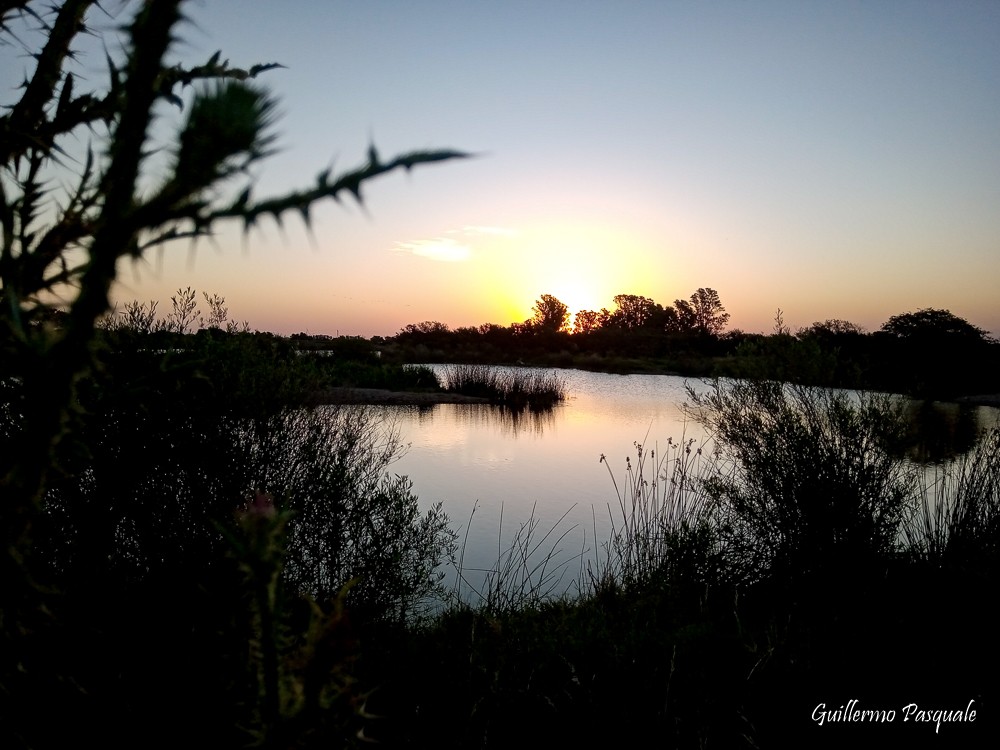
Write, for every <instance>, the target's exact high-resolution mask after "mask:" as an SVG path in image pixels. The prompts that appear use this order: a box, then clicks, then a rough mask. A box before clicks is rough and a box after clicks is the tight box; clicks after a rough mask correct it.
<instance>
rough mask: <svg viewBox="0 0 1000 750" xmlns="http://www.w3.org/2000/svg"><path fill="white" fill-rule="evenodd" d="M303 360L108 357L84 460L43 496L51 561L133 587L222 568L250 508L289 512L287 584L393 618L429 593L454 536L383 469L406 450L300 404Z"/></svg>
mask: <svg viewBox="0 0 1000 750" xmlns="http://www.w3.org/2000/svg"><path fill="white" fill-rule="evenodd" d="M310 382H311V380H310V375H309V371H308V367H306V363H305V362H300V361H299V358H297V357H295V356H293V355H291V356H289V355H288V352H286V351H284V350H282V349H281V347H278V348H277V349H275V347H274V346H272V345H271V343H269V340H268V339H267V337H259V336H250V335H242V334H241V335H237V336H225V337H222V338H220V339H218V340H216V339H212V338H205V339H202V340H200V341H192V342H191V349H190V350H188V351H186V352H179V353H178V352H174V353H170V354H157V353H153V352H149V351H146V350H143V349H141V348H139V349H134V350H131V351H121V352H115V353H110V354H108V355H107V356H106V358H105V368H104V372H103V374H102V376H101V378H100V379H98V380H95V381H94V382H92V383H91V387H90V388H87V389H84V392H85V393H86V394H87V399H86V401H85V403H84V406H85V407H86V408H87V411H88V419H87V421H86V430H85V432H84V433H82V434H81V437H82V438H83V439H84V440H85V442H86V445H87V446H88V448H87V452H86V453H83V454H77V455H74V456H71V457H68V459H67V461H66V463H65V466H64V469H65V472H64V475H63V476H62V477H61V479H60V480H59V481H58V482H56V483H54V484H53V487H52V488H51V489H50V490H49V492H48V493H47V494H46V496H45V500H44V509H45V522H46V525H47V527H48V528H47V532H48V533H46V534H44V535H41V538H40V543H41V542H42V540H46V539H47V541H46V542H45V544H47V545H48V549H47V551H46V554H45V556H44V557H45V559H47V560H48V561H49V565H50V567H51V568H52V569H53V570H54V572H55V573H56V574H57V575H58V576H59V577H60V579H62V580H63V581H64V582H67V580H68V578H72V577H74V576H77V575H82V576H92V575H95V574H100V575H108V576H111V577H113V578H116V579H118V580H123V581H134V582H136V583H141V581H142V580H143V579H144V578H146V577H147V576H149V575H150V574H151V573H154V572H159V571H165V570H171V571H174V574H175V575H183V573H182V572H181V571H184V570H189V571H194V572H197V571H199V570H202V569H203V568H204V567H205V566H209V565H213V564H215V565H218V564H221V563H220V562H219V561H220V560H221V559H222V558H224V557H225V553H226V551H227V549H228V545H227V544H226V542H225V541H224V539H223V530H225V529H228V528H231V527H232V525H233V523H234V514H235V513H236V512H237V511H238V510H239V509H240V508H241V507H242V506H244V505H245V504H246V503H247V502H248V501H249V500H251V499H253V498H254V497H257V496H267V497H269V498H271V502H273V503H275V504H277V505H279V506H281V507H283V508H286V509H288V510H290V511H292V514H293V515H292V519H291V521H290V524H289V530H288V549H287V554H288V564H287V568H286V575H287V576H288V579H289V583H291V584H293V586H294V587H297V588H298V589H299V590H300V591H303V592H308V593H310V594H312V595H314V596H316V597H317V598H320V599H328V598H330V597H332V596H334V595H336V593H337V592H338V591H339V590H340V588H341V587H342V586H343V585H344V584H345V583H347V582H348V581H350V580H352V579H355V578H356V579H358V581H357V584H356V585H355V586H354V587H353V588H352V590H351V594H350V596H349V598H348V604H349V605H351V606H352V607H354V606H357V607H358V608H359V609H364V610H365V612H366V614H367V615H368V616H372V617H376V618H381V617H390V618H400V617H403V616H404V615H405V614H406V613H409V612H410V611H411V610H412V609H413V608H414V607H415V606H416V605H417V604H418V603H419V602H420V601H421V600H422V599H423V598H425V597H426V596H427V595H429V594H430V593H431V592H432V591H433V589H434V587H435V584H436V581H437V574H436V573H435V568H436V566H437V565H438V563H439V562H442V561H443V560H444V559H446V557H447V556H448V555H449V554H450V551H451V545H452V544H453V541H454V539H453V536H454V535H453V532H452V531H451V530H450V529H449V528H448V521H447V518H446V517H445V515H444V514H443V513H442V512H441V510H440V507H435V508H431V509H430V510H429V511H428V512H427V513H426V514H421V512H420V511H419V509H418V504H417V498H416V497H415V496H414V495H413V494H412V492H411V491H410V485H409V482H408V481H407V480H406V479H405V478H400V477H396V478H391V477H389V476H387V471H388V468H389V466H390V465H391V463H392V462H393V461H394V460H395V459H396V458H397V457H398V456H399V454H400V452H401V450H402V449H403V446H402V445H401V443H400V441H399V437H398V435H397V434H396V432H395V431H394V429H393V428H392V425H390V424H385V423H384V422H383V421H382V419H381V417H380V415H379V414H378V413H377V412H375V411H372V410H368V409H359V408H346V407H345V408H342V409H335V408H330V407H323V408H312V409H310V408H308V407H304V406H301V405H300V401H301V399H302V393H301V389H305V388H307V387H308V385H309V383H310Z"/></svg>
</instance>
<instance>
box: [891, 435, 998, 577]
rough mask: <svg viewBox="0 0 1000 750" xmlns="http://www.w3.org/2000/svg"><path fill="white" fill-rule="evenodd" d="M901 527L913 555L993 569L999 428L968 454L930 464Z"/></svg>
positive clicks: (995, 544)
mask: <svg viewBox="0 0 1000 750" xmlns="http://www.w3.org/2000/svg"><path fill="white" fill-rule="evenodd" d="M928 471H929V477H928V479H927V481H926V482H925V485H924V490H923V493H922V497H921V500H920V503H919V505H918V506H917V509H916V513H914V515H913V516H912V518H911V519H910V520H909V523H907V524H906V525H905V527H904V530H903V531H904V538H905V540H906V543H907V546H908V548H909V551H910V552H911V554H913V555H914V556H915V557H916V558H918V559H922V560H925V561H927V562H930V563H932V564H934V565H937V566H942V565H951V564H954V565H959V566H968V565H977V564H978V565H982V564H986V565H993V566H995V565H996V563H997V562H998V558H1000V427H993V428H991V429H989V430H987V431H986V432H985V433H983V435H982V436H981V437H980V439H979V441H978V442H977V443H976V445H975V446H974V447H973V448H972V449H971V450H970V451H969V452H967V453H964V454H962V455H961V456H959V457H958V458H955V459H953V460H952V461H950V462H947V463H941V464H936V465H934V466H933V467H932V468H931V469H929V470H928Z"/></svg>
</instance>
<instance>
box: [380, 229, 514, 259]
mask: <svg viewBox="0 0 1000 750" xmlns="http://www.w3.org/2000/svg"><path fill="white" fill-rule="evenodd" d="M517 233H518V232H517V230H516V229H507V228H505V227H490V226H472V225H469V226H464V227H462V228H461V229H449V230H448V231H447V232H445V233H444V236H441V237H433V238H431V239H427V240H412V241H410V242H397V243H396V246H395V247H394V248H393V250H395V251H396V252H398V253H409V254H410V255H417V256H419V257H421V258H427V259H429V260H438V261H443V262H446V263H460V262H462V261H466V260H469V259H470V258H471V257H472V245H473V243H474V242H475V240H476V239H477V238H481V237H515V236H517ZM456 238H457V239H456Z"/></svg>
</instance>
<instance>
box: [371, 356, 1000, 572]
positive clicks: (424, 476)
mask: <svg viewBox="0 0 1000 750" xmlns="http://www.w3.org/2000/svg"><path fill="white" fill-rule="evenodd" d="M429 366H430V367H431V368H432V369H434V370H435V371H436V372H438V373H439V374H440V373H441V372H442V371H443V370H444V369H445V367H446V366H444V365H429ZM511 369H514V370H516V369H518V368H511ZM554 372H555V373H556V374H557V375H558V376H559V377H560V378H561V379H562V380H563V381H564V382H565V384H566V390H567V399H566V401H565V402H563V403H562V404H559V405H558V406H556V407H555V408H554V409H552V410H551V411H547V412H543V413H540V414H531V413H528V412H525V413H523V414H522V415H521V416H520V417H516V418H515V417H514V416H512V415H511V413H510V412H505V411H502V410H500V409H498V408H497V407H492V406H486V405H470V404H439V405H435V406H431V407H415V406H395V407H387V418H388V419H389V420H390V421H392V422H393V423H394V424H395V426H396V428H397V429H398V430H399V434H400V439H401V440H402V442H403V443H404V444H406V445H408V449H407V452H406V453H405V455H404V456H403V457H402V458H400V459H399V460H398V461H397V462H396V463H394V464H393V465H392V466H391V467H390V471H391V472H393V473H396V474H401V475H406V476H409V478H410V479H411V480H412V482H413V491H414V492H415V493H416V494H417V495H418V497H419V498H420V502H421V505H422V506H423V507H429V506H430V505H432V504H434V503H437V502H441V503H442V504H443V506H444V509H445V511H446V512H447V513H448V515H449V516H450V518H451V520H452V523H453V525H455V526H457V527H459V528H460V539H464V540H466V552H465V559H464V566H465V568H466V571H467V574H468V571H471V570H474V569H488V568H490V567H491V566H493V565H495V564H496V562H497V559H498V556H499V555H500V554H502V552H503V551H504V550H505V549H506V546H507V545H508V544H509V540H510V539H511V538H512V536H513V535H514V533H515V532H517V530H518V528H519V527H520V526H521V525H522V524H525V523H527V522H529V520H531V519H535V520H536V521H537V522H538V526H537V530H536V538H537V539H541V537H542V535H544V534H545V533H546V532H548V531H550V530H552V529H555V532H554V533H553V534H552V535H550V536H549V537H548V538H547V539H546V540H545V541H544V543H543V544H541V545H540V546H539V550H538V552H539V554H542V555H544V554H548V553H549V552H550V551H551V550H553V549H555V550H559V551H560V556H559V559H561V560H562V561H563V562H564V563H565V566H566V568H565V576H564V577H565V578H566V583H569V582H570V581H571V580H572V579H574V578H575V577H576V576H577V575H578V574H579V571H580V562H581V560H582V561H584V562H585V561H587V560H593V559H594V557H595V555H596V554H597V553H598V551H599V549H600V543H601V541H603V540H605V539H606V538H607V534H608V531H609V528H610V521H609V512H610V513H618V511H617V509H618V502H619V500H618V494H617V491H616V482H617V486H618V487H623V486H624V479H625V475H626V467H627V463H626V461H627V460H628V461H630V462H631V464H632V465H633V466H634V465H635V463H636V456H637V447H636V446H637V444H638V445H642V446H644V448H645V449H646V451H647V452H648V451H653V452H654V454H655V456H657V457H664V458H669V456H670V455H672V454H671V451H676V445H677V444H678V443H680V442H682V441H685V440H687V441H690V440H693V441H694V442H693V444H692V449H693V450H697V448H698V447H702V446H706V447H707V446H708V437H707V435H706V434H705V432H704V430H703V429H702V427H701V426H700V425H698V424H697V423H695V422H693V421H692V420H691V419H689V418H687V417H686V416H685V412H684V408H683V405H684V403H685V402H686V401H687V400H688V393H687V388H689V387H690V388H693V389H695V391H700V390H702V389H704V388H705V387H706V385H705V383H704V382H703V381H701V380H699V379H693V378H683V377H679V376H673V375H614V374H608V373H597V372H587V371H581V370H568V369H556V370H554ZM939 411H940V409H938V410H936V411H935V413H938V412H939ZM952 411H954V412H955V413H956V414H957V416H956V420H957V421H958V422H959V423H960V424H965V425H968V423H970V420H971V423H972V424H973V425H976V426H979V427H982V426H986V425H991V424H995V423H996V421H997V419H998V416H1000V410H997V409H994V408H988V407H973V408H971V409H963V410H962V411H961V413H960V414H958V409H957V407H953V408H952ZM944 413H945V416H947V414H948V413H949V409H948V408H945V409H944ZM602 456H605V457H606V459H607V460H606V462H602V461H601V457H602ZM659 460H662V459H661V458H656V459H654V461H659ZM652 463H653V462H651V461H649V460H648V459H647V472H646V475H647V478H649V479H652V472H651V471H650V469H649V467H650V466H651V465H652ZM609 470H610V471H609ZM612 474H613V475H614V479H613V478H612ZM595 537H596V540H597V543H596V544H595ZM557 539H558V540H559V541H558V544H557V543H556V540H557ZM472 577H473V578H475V575H472Z"/></svg>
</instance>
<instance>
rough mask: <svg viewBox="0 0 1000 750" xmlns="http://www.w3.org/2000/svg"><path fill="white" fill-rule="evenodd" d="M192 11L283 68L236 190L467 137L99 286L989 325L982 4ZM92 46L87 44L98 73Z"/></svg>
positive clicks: (987, 12) (329, 301)
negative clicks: (306, 211) (307, 212)
mask: <svg viewBox="0 0 1000 750" xmlns="http://www.w3.org/2000/svg"><path fill="white" fill-rule="evenodd" d="M111 5H112V7H111V11H112V12H115V8H116V7H117V6H115V5H114V4H113V3H112V4H111ZM118 12H119V19H118V20H121V19H122V18H125V17H127V6H126V7H125V8H124V9H119V11H118ZM185 12H186V14H187V18H188V20H187V22H186V23H185V24H184V25H183V26H182V27H180V28H179V30H178V31H179V35H178V36H179V41H178V43H177V44H176V45H175V47H174V49H173V51H172V56H173V58H174V59H178V60H183V61H186V62H188V63H199V62H204V61H205V60H207V59H208V57H209V56H210V55H212V54H213V53H214V52H215V51H216V50H222V56H223V58H228V59H229V60H230V62H231V63H232V64H234V65H238V66H244V67H246V66H249V65H252V64H254V63H258V62H279V63H281V64H282V65H284V66H285V67H283V68H281V69H276V70H273V71H270V72H268V73H267V74H265V75H264V76H263V77H262V78H261V80H262V82H263V83H264V84H266V86H267V87H268V88H269V89H270V91H271V92H272V93H273V94H274V96H275V97H276V98H277V100H278V102H279V105H278V111H279V113H280V118H279V119H278V120H277V122H276V124H275V126H274V134H275V135H276V137H277V140H276V143H277V146H278V150H277V153H275V155H274V156H272V157H271V158H270V159H268V160H267V161H266V162H264V163H263V164H261V165H259V166H258V167H257V168H255V169H254V171H253V175H252V178H253V182H254V194H255V195H256V196H259V197H264V196H266V195H273V194H280V193H281V192H282V191H285V190H289V189H294V188H296V187H301V186H305V185H307V184H309V183H310V182H312V181H313V180H314V179H315V176H316V175H317V173H318V172H320V171H321V170H323V169H326V168H328V167H331V166H332V167H333V169H334V171H335V172H336V171H337V170H344V169H349V168H352V167H355V166H358V165H360V164H362V163H363V162H364V161H365V158H366V153H367V150H368V147H369V145H370V144H374V145H375V146H376V147H377V148H378V150H379V153H380V154H382V156H383V157H384V158H388V157H390V156H392V155H395V154H398V153H402V152H406V151H409V150H419V149H428V148H455V149H461V150H465V151H468V152H470V153H472V154H474V155H475V156H474V158H470V159H466V160H462V161H454V162H446V163H443V164H438V165H432V166H426V167H422V168H418V169H415V170H413V171H412V173H409V174H406V173H402V172H401V173H397V174H391V175H387V176H383V177H380V178H378V179H377V180H376V181H373V182H371V183H369V184H368V185H366V186H365V188H364V190H363V194H364V198H365V204H364V206H363V207H359V206H357V205H356V204H353V203H352V202H350V201H348V202H347V203H346V204H344V205H337V204H334V203H332V202H330V203H328V204H324V205H323V206H322V207H320V208H318V209H317V210H316V211H314V219H315V221H314V222H313V226H312V229H311V231H307V230H306V229H305V228H304V226H303V225H302V223H301V222H300V221H298V220H296V219H290V220H289V221H288V222H287V223H286V224H285V226H284V228H283V229H282V228H279V227H277V226H276V225H274V224H273V223H269V222H268V221H266V220H265V221H264V223H263V225H262V226H261V227H260V228H259V229H258V230H255V231H253V232H251V234H250V236H249V238H244V237H243V235H242V233H241V231H240V229H239V227H235V226H234V227H231V228H220V231H219V232H218V234H217V236H216V237H215V238H214V239H213V240H212V241H211V242H201V243H199V245H198V246H197V247H194V248H192V247H191V246H190V245H188V244H187V243H181V244H177V245H174V246H169V247H167V248H165V249H164V250H163V251H161V252H157V253H153V254H150V255H149V256H148V257H147V258H146V259H145V260H144V261H143V262H141V263H139V264H134V263H132V262H128V263H123V264H122V266H120V269H119V270H120V274H119V278H120V282H119V284H118V286H117V288H116V290H115V296H116V299H117V300H119V301H120V302H124V301H127V300H131V299H139V300H144V301H145V300H153V299H156V300H160V305H161V309H162V308H163V307H164V306H165V305H166V304H168V302H169V297H170V295H171V294H172V293H173V292H174V291H175V290H177V289H178V288H183V287H188V286H191V287H194V288H196V289H198V290H199V291H205V292H209V293H214V294H219V295H222V296H224V297H225V298H226V300H227V302H228V305H229V309H230V313H231V315H232V316H233V317H235V318H237V319H239V320H247V321H249V323H250V325H251V327H252V328H255V329H259V330H270V331H274V332H277V333H284V334H288V333H294V332H298V331H305V332H308V333H313V334H320V333H322V334H332V335H338V334H339V335H363V336H372V335H392V334H394V333H396V332H397V331H398V330H400V329H401V328H402V327H403V326H405V325H406V324H408V323H415V322H420V321H425V320H436V321H441V322H444V323H446V324H448V325H450V326H452V327H457V326H466V325H479V324H481V323H488V322H491V323H500V324H503V325H508V324H510V323H511V322H515V321H518V322H519V321H523V320H524V319H526V318H528V317H530V316H531V314H532V309H531V308H532V306H533V304H534V302H535V300H537V299H538V298H539V297H540V296H541V295H542V294H552V295H555V296H556V297H558V298H559V299H561V300H562V301H563V302H565V303H566V304H567V305H568V306H569V308H570V311H571V313H573V312H576V311H577V310H579V309H595V310H598V309H600V308H601V307H608V308H610V309H613V307H614V303H613V299H612V298H613V297H614V295H616V294H639V295H643V296H646V297H651V298H653V299H654V300H656V301H657V302H660V303H661V304H664V305H666V304H670V303H672V302H673V301H674V300H675V299H678V298H683V299H686V298H688V297H689V296H690V295H691V293H692V292H693V291H695V290H696V289H697V288H699V287H711V288H713V289H715V290H717V291H718V293H719V295H720V297H721V300H722V302H723V304H724V305H725V307H726V309H727V310H728V311H729V312H730V313H731V315H732V318H731V320H730V328H739V329H742V330H745V331H765V332H767V331H770V330H771V329H772V328H773V326H774V317H775V313H776V311H777V310H778V309H779V308H780V309H781V311H782V314H783V318H784V322H785V324H786V325H788V326H790V327H791V328H792V330H795V329H796V328H798V327H802V326H808V325H810V324H811V323H813V322H814V321H823V320H826V319H829V318H840V319H846V320H850V321H852V322H855V323H857V324H860V325H863V326H865V327H866V328H868V329H869V330H875V329H877V328H878V327H879V326H881V325H882V323H884V322H885V321H886V320H887V319H888V318H889V317H890V316H891V315H895V314H898V313H903V312H908V311H915V310H918V309H921V308H927V307H934V308H946V309H949V310H951V311H952V312H953V313H955V314H956V315H960V316H962V317H964V318H966V319H968V320H969V321H970V322H972V323H974V324H976V325H978V326H980V327H982V328H984V329H986V330H988V331H991V332H992V333H993V334H994V335H997V334H1000V304H998V295H997V289H998V287H1000V2H996V1H995V0H987V1H986V2H972V1H964V0H957V1H956V2H947V3H946V2H939V1H938V0H935V1H933V2H922V1H921V0H906V1H905V2H893V1H892V0H886V1H885V2H878V3H872V2H852V1H850V0H838V2H835V3H830V2H806V1H803V0H797V1H795V2H769V1H767V0H760V1H758V2H727V1H725V0H720V1H718V2H682V1H677V2H671V1H669V0H657V1H655V2H641V1H639V0H632V1H628V2H611V1H610V0H604V1H601V2H589V1H587V0H575V1H573V2H568V1H566V2H563V1H557V0H542V1H539V0H533V1H531V2H518V1H517V0H511V1H508V2H503V3H479V2H472V1H471V0H469V1H466V2H445V1H443V0H426V1H424V2H420V3H407V2H382V1H380V0H369V1H368V2H364V3H356V2H340V1H331V2H323V3H318V2H307V1H305V0H283V2H281V3H276V2H273V0H202V1H201V2H195V1H192V2H190V3H188V4H187V5H186V6H185ZM95 20H98V21H100V23H98V25H99V26H100V25H101V24H103V26H102V28H105V29H108V30H111V29H113V27H114V23H113V22H112V20H109V19H107V18H102V19H95ZM112 40H113V36H112ZM0 52H2V51H0ZM103 59H104V57H103V52H99V53H98V54H93V55H91V56H90V57H89V58H87V57H85V58H84V59H83V60H82V61H81V65H83V66H85V67H86V66H89V70H91V71H92V73H93V76H94V79H95V80H97V79H99V78H100V71H101V70H103ZM26 64H27V63H22V65H26ZM17 75H18V76H20V72H18V73H17ZM17 82H19V78H18V80H15V81H14V82H13V83H17ZM4 83H5V86H4V89H5V92H4V93H6V92H7V91H10V90H11V89H10V85H13V84H10V85H7V84H6V79H4ZM8 98H9V97H8ZM162 127H163V128H166V130H164V132H169V128H168V125H167V124H166V123H164V124H163V125H162Z"/></svg>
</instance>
